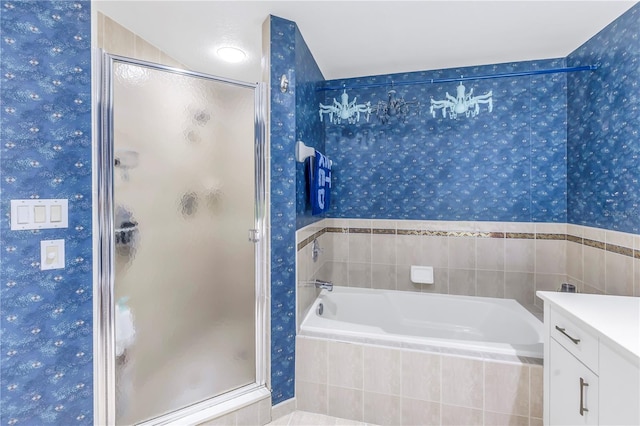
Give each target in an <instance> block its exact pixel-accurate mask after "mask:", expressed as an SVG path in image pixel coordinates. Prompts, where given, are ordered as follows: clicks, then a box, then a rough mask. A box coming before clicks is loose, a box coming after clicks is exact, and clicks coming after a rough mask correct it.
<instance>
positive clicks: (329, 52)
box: [93, 0, 635, 82]
mask: <svg viewBox="0 0 640 426" xmlns="http://www.w3.org/2000/svg"><path fill="white" fill-rule="evenodd" d="M93 4H94V7H95V8H97V10H99V11H102V12H103V13H105V14H106V15H108V16H110V17H111V18H112V19H114V20H116V21H117V22H119V23H120V24H121V25H123V26H125V27H127V28H129V29H130V30H131V31H133V32H135V33H137V34H138V35H140V36H141V37H143V38H145V39H146V40H147V41H149V42H150V43H152V44H154V45H156V46H157V47H159V48H161V49H162V50H163V51H165V52H166V53H167V54H169V55H170V56H172V57H174V58H175V59H177V60H178V61H180V62H182V63H184V64H185V65H187V66H188V67H190V68H191V69H193V70H196V71H200V72H205V73H210V74H214V75H218V76H223V77H228V78H233V79H237V80H244V81H251V82H254V81H258V80H260V76H261V68H260V67H261V65H260V59H261V48H262V42H261V39H262V23H263V22H264V21H265V19H266V18H267V17H268V15H270V14H271V15H275V16H279V17H282V18H286V19H289V20H292V21H295V22H296V23H297V24H298V27H299V29H300V32H301V33H302V35H303V37H304V39H305V41H306V42H307V44H308V46H309V48H310V50H311V52H312V53H313V55H314V57H315V59H316V61H317V63H318V65H319V66H320V69H321V71H322V73H323V74H324V77H325V78H326V79H329V80H331V79H338V78H346V77H358V76H366V75H378V74H390V73H396V72H409V71H420V70H431V69H442V68H453V67H461V66H471V65H483V64H495V63H502V62H513V61H523V60H534V59H548V58H557V57H564V56H567V55H568V54H569V53H571V52H572V51H573V50H575V49H576V48H577V47H579V46H580V45H581V44H583V43H584V42H585V41H587V40H588V39H589V38H591V37H592V36H593V35H595V34H596V33H597V32H598V31H600V30H601V29H602V28H604V27H605V26H606V25H607V24H609V23H610V22H612V21H613V20H615V19H616V18H617V17H618V16H620V15H621V14H623V13H624V12H625V11H627V10H628V9H629V8H630V7H631V6H633V4H635V2H633V1H612V0H608V1H557V0H556V1H480V0H476V1H452V0H449V1H331V0H323V1H160V0H145V1H131V0H129V1H118V0H102V1H96V2H94V3H93ZM222 45H232V46H236V47H240V48H242V49H243V50H245V52H247V55H248V56H247V59H246V60H245V61H244V62H242V63H240V64H234V65H231V64H226V63H223V62H222V61H220V60H219V59H218V58H217V57H216V55H215V53H214V52H215V50H216V48H217V47H219V46H222Z"/></svg>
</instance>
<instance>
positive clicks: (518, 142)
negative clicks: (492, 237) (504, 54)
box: [325, 59, 567, 222]
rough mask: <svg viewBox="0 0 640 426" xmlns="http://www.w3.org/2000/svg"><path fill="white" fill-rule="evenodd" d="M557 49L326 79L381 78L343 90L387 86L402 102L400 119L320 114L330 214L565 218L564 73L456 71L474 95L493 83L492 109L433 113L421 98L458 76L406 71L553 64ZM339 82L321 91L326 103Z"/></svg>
mask: <svg viewBox="0 0 640 426" xmlns="http://www.w3.org/2000/svg"><path fill="white" fill-rule="evenodd" d="M564 65H565V63H564V60H563V59H556V60H544V61H528V62H518V63H510V64H497V65H487V66H477V67H467V68H458V69H447V70H437V71H425V72H413V73H405V74H394V75H381V76H371V77H363V78H354V79H348V80H338V81H331V82H328V83H327V84H328V85H329V86H331V87H336V86H337V87H340V86H342V85H343V84H346V85H347V86H350V85H356V86H357V85H363V84H378V83H383V84H386V86H383V87H376V88H365V89H353V90H348V91H347V93H348V94H349V100H350V101H351V100H352V99H353V97H354V96H355V97H357V99H358V103H362V102H366V101H370V102H371V104H372V105H374V106H375V105H377V104H378V102H380V101H382V102H384V101H386V100H387V97H388V94H387V93H388V90H389V89H391V88H392V85H393V84H394V83H402V85H396V86H393V88H394V89H395V90H396V91H397V92H398V94H397V96H402V97H404V99H405V100H406V101H410V102H418V103H419V107H418V106H415V105H413V106H411V107H410V108H411V109H410V113H409V115H408V118H407V120H406V122H403V121H396V120H391V121H390V122H389V123H387V124H382V123H381V122H380V121H379V120H378V119H377V117H376V116H374V115H372V116H371V118H370V120H369V122H367V121H365V120H364V119H362V118H361V120H360V122H359V123H356V124H346V123H345V122H343V123H342V124H340V125H335V124H330V123H328V120H327V122H326V124H325V132H326V151H327V154H328V155H329V156H330V158H332V159H333V160H334V162H335V167H334V170H333V176H334V193H333V195H332V202H333V205H332V208H331V211H330V216H331V217H339V218H378V219H420V220H478V221H483V220H484V221H519V222H565V221H566V102H567V101H566V75H565V74H550V75H540V76H534V77H518V78H501V79H491V80H476V81H466V82H465V83H464V85H465V87H466V90H467V91H469V90H471V89H473V92H474V95H476V96H477V95H480V94H484V93H486V92H488V91H490V90H491V91H492V92H493V102H494V105H493V112H488V109H487V106H486V105H481V108H480V110H481V112H480V114H479V115H478V116H477V117H474V118H471V117H468V118H467V117H458V119H455V120H451V119H449V118H443V117H442V115H441V113H440V112H438V113H437V114H436V117H435V118H434V117H433V116H432V115H431V114H430V112H429V107H430V99H431V98H434V99H443V98H445V93H446V92H448V93H449V94H453V95H455V92H456V87H457V86H458V84H459V83H457V82H453V83H447V84H416V85H404V84H405V83H407V82H412V81H424V80H429V79H439V78H453V77H459V76H460V75H464V76H473V75H485V74H495V73H504V72H511V71H525V70H534V69H546V68H560V67H563V66H564ZM340 93H341V91H336V90H332V91H327V92H326V103H330V102H332V100H333V98H338V99H339V95H340Z"/></svg>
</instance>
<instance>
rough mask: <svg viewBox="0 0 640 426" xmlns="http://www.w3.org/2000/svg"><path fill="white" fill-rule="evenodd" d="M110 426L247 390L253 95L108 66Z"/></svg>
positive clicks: (251, 362) (250, 374)
mask: <svg viewBox="0 0 640 426" xmlns="http://www.w3.org/2000/svg"><path fill="white" fill-rule="evenodd" d="M112 81H113V101H112V106H113V135H114V136H113V138H114V141H113V145H114V146H113V149H114V174H113V178H114V219H115V220H114V222H115V228H116V229H115V287H114V292H115V300H116V303H117V305H116V307H115V312H116V421H117V424H129V423H137V422H141V421H144V420H147V419H150V418H154V417H157V416H160V415H163V414H166V413H168V412H171V411H175V410H177V409H180V408H183V407H185V406H188V405H191V404H194V403H197V402H200V401H203V400H206V399H209V398H211V397H214V396H217V395H220V394H222V393H225V392H228V391H230V390H233V389H237V388H239V387H242V386H244V385H247V384H251V383H254V382H255V379H256V359H255V357H256V355H255V354H256V347H255V346H256V343H255V342H256V339H255V327H256V326H255V323H256V322H255V319H256V313H255V309H256V308H255V307H256V297H255V254H254V253H255V247H254V244H253V243H251V242H249V241H248V238H247V237H248V232H249V231H248V230H249V229H251V228H254V226H255V225H254V224H255V158H254V157H255V138H254V117H255V99H254V90H255V89H254V88H252V87H243V86H238V85H235V84H232V83H227V82H223V81H219V80H214V79H206V78H200V77H195V76H192V75H186V74H176V73H172V72H168V71H164V70H159V69H155V68H148V67H144V66H139V65H133V64H129V63H124V62H117V61H116V62H114V69H113V78H112Z"/></svg>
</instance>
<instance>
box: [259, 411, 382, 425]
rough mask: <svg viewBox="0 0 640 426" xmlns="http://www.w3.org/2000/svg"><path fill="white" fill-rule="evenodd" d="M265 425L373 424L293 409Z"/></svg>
mask: <svg viewBox="0 0 640 426" xmlns="http://www.w3.org/2000/svg"><path fill="white" fill-rule="evenodd" d="M266 426H375V425H373V424H372V423H362V422H356V421H353V420H345V419H339V418H337V417H331V416H325V415H323V414H315V413H309V412H306V411H294V412H293V413H291V414H287V415H286V416H283V417H280V418H279V419H275V420H273V421H272V422H271V423H267V425H266Z"/></svg>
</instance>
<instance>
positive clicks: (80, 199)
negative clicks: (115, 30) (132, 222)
mask: <svg viewBox="0 0 640 426" xmlns="http://www.w3.org/2000/svg"><path fill="white" fill-rule="evenodd" d="M0 7H1V8H2V10H1V12H0V26H1V28H2V40H1V41H0V43H1V48H2V53H1V58H2V59H1V61H0V78H1V79H2V80H1V81H2V86H1V88H0V99H1V103H2V111H1V114H2V116H1V118H0V121H1V123H2V125H1V130H0V139H1V144H0V153H1V157H0V171H1V173H0V174H1V176H2V179H1V180H0V193H1V194H2V198H1V200H0V208H1V210H2V215H1V218H0V246H1V247H2V252H1V253H0V256H1V257H2V261H1V265H0V285H1V289H0V297H1V299H2V316H1V318H0V329H1V335H0V345H1V346H2V351H1V353H0V361H1V367H0V369H1V379H0V389H2V391H1V406H2V409H1V410H0V423H1V424H3V425H12V424H18V425H23V424H24V425H41V424H58V425H62V424H64V425H70V424H74V425H76V424H87V425H88V424H92V423H93V361H92V354H93V347H92V345H93V338H92V331H93V322H92V313H93V301H92V242H91V226H92V224H91V184H92V179H91V159H92V158H91V40H90V35H91V19H90V17H91V12H90V2H89V1H85V0H77V1H7V2H3V4H2V6H0ZM25 198H27V199H28V198H67V199H69V227H68V228H67V229H58V230H42V231H11V230H10V221H9V212H10V200H11V199H25ZM51 239H64V240H65V241H66V245H65V249H66V268H65V269H59V270H51V271H40V265H39V261H40V241H41V240H51Z"/></svg>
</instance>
